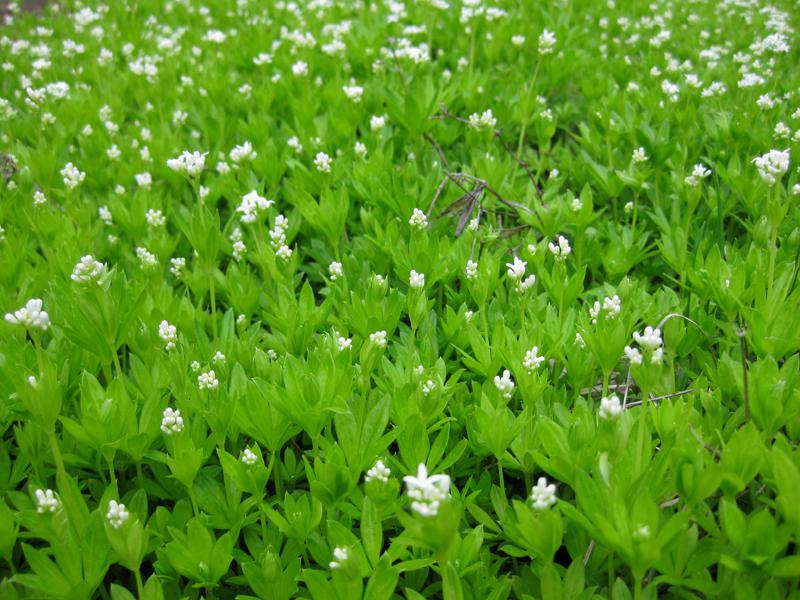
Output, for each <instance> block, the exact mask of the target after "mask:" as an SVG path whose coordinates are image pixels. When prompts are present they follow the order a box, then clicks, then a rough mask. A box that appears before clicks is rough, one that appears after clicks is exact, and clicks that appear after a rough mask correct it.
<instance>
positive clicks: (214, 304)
mask: <svg viewBox="0 0 800 600" xmlns="http://www.w3.org/2000/svg"><path fill="white" fill-rule="evenodd" d="M208 294H209V296H211V330H212V331H213V332H214V339H215V340H216V339H217V295H216V290H215V288H214V273H213V271H212V272H210V273H209V276H208Z"/></svg>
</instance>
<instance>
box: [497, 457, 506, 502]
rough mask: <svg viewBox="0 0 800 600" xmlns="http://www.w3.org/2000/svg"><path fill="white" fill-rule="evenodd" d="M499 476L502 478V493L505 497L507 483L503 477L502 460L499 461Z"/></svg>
mask: <svg viewBox="0 0 800 600" xmlns="http://www.w3.org/2000/svg"><path fill="white" fill-rule="evenodd" d="M497 475H498V477H499V478H500V491H501V492H503V496H505V495H506V482H505V478H504V477H503V462H502V459H500V458H498V459H497Z"/></svg>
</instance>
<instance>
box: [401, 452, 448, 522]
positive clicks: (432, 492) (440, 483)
mask: <svg viewBox="0 0 800 600" xmlns="http://www.w3.org/2000/svg"><path fill="white" fill-rule="evenodd" d="M403 482H405V484H406V495H407V496H408V497H409V498H410V499H411V510H413V511H414V512H415V513H417V514H418V515H421V516H423V517H435V516H436V515H437V514H438V513H439V508H440V507H441V504H442V502H444V501H445V500H447V499H448V498H449V497H450V476H449V475H430V476H429V475H428V468H427V467H426V466H425V465H424V464H420V465H419V466H418V467H417V474H416V476H414V475H406V476H405V477H403Z"/></svg>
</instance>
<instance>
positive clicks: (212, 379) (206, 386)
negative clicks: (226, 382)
mask: <svg viewBox="0 0 800 600" xmlns="http://www.w3.org/2000/svg"><path fill="white" fill-rule="evenodd" d="M197 387H198V388H200V389H201V390H215V389H217V388H218V387H219V379H217V374H216V373H215V372H214V369H211V370H210V371H206V372H205V373H200V375H198V376H197Z"/></svg>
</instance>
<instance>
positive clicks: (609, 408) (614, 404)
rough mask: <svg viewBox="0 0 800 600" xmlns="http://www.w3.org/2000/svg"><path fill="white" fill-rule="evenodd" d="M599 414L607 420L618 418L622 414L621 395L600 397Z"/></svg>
mask: <svg viewBox="0 0 800 600" xmlns="http://www.w3.org/2000/svg"><path fill="white" fill-rule="evenodd" d="M598 414H599V416H600V418H601V419H605V420H611V419H616V418H617V417H618V416H620V415H621V414H622V403H621V402H620V400H619V397H617V396H616V395H613V396H603V397H602V398H600V410H599V411H598Z"/></svg>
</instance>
